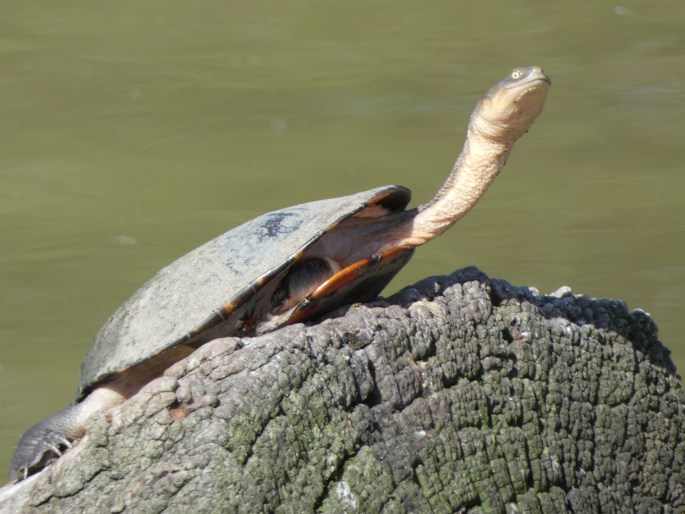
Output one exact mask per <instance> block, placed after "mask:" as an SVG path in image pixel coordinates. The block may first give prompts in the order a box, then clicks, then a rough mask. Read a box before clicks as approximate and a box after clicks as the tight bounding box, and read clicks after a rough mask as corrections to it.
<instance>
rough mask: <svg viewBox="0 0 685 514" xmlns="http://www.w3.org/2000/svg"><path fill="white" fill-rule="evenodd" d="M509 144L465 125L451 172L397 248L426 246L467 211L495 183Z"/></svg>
mask: <svg viewBox="0 0 685 514" xmlns="http://www.w3.org/2000/svg"><path fill="white" fill-rule="evenodd" d="M513 145H514V141H509V140H507V139H503V138H492V137H488V136H485V135H483V134H482V133H480V131H479V130H478V128H477V127H473V126H469V131H468V137H467V139H466V143H465V144H464V148H463V149H462V151H461V154H460V155H459V157H458V158H457V161H456V162H455V164H454V168H452V172H451V173H450V175H449V177H447V180H446V181H445V183H444V184H443V186H442V187H441V188H440V190H439V191H438V193H437V194H436V195H435V197H434V198H433V199H432V200H430V201H429V202H427V203H425V204H423V205H421V206H420V207H419V208H418V212H417V214H416V216H415V217H414V219H413V220H412V221H411V229H410V231H409V232H410V233H407V234H406V237H405V239H404V240H402V242H400V243H399V244H398V246H418V245H421V244H424V243H427V242H428V241H430V240H431V239H434V238H436V237H437V236H439V235H440V234H442V233H443V232H444V231H445V230H447V229H448V228H450V227H451V226H452V225H453V224H454V223H455V222H456V221H457V220H459V219H460V218H461V217H462V216H464V214H466V213H467V212H469V211H470V210H471V209H472V208H473V207H474V206H475V205H476V203H478V200H480V198H481V196H483V194H484V193H485V191H486V190H487V189H488V187H489V186H490V184H492V181H493V180H495V177H496V176H497V174H498V173H499V172H500V170H501V169H502V167H503V166H504V163H505V162H506V160H507V157H508V155H509V152H510V151H511V148H512V146H513Z"/></svg>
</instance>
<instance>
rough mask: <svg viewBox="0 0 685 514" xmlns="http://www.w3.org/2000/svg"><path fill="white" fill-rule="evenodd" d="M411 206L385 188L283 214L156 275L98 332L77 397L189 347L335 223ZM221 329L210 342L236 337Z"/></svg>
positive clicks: (247, 226) (403, 192)
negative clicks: (367, 210)
mask: <svg viewBox="0 0 685 514" xmlns="http://www.w3.org/2000/svg"><path fill="white" fill-rule="evenodd" d="M409 198H410V192H409V190H408V189H406V188H404V187H401V186H386V187H382V188H377V189H373V190H370V191H366V192H363V193H357V194H354V195H350V196H345V197H341V198H334V199H329V200H321V201H316V202H311V203H306V204H302V205H296V206H294V207H288V208H286V209H282V210H279V211H275V212H270V213H268V214H264V215H262V216H259V217H258V218H255V219H253V220H251V221H248V222H247V223H244V224H243V225H240V226H238V227H236V228H234V229H232V230H229V231H228V232H226V233H224V234H222V235H220V236H219V237H217V238H215V239H212V240H211V241H209V242H207V243H205V244H204V245H202V246H200V247H199V248H196V249H195V250H193V251H191V252H190V253H188V254H186V255H184V256H183V257H181V258H180V259H178V260H176V261H175V262H173V263H172V264H170V265H169V266H167V267H165V268H163V269H162V270H160V271H159V272H158V273H157V274H156V275H155V276H154V277H153V278H152V279H151V280H150V281H148V282H147V283H146V284H144V285H143V286H142V287H141V288H140V289H139V290H138V291H136V292H135V293H134V294H133V296H131V297H130V298H129V299H128V300H127V301H126V302H124V304H123V305H121V306H120V307H119V309H117V311H116V312H115V313H114V314H113V315H112V316H111V317H110V318H109V320H107V322H106V323H105V324H104V325H103V327H102V328H101V329H100V332H99V333H98V334H97V336H96V338H95V340H94V341H93V344H92V345H91V347H90V349H89V350H88V353H87V354H86V356H85V358H84V360H83V363H82V364H81V380H80V384H79V392H78V395H77V396H78V397H81V396H82V395H83V394H84V393H86V392H87V391H88V390H90V389H91V388H92V386H93V385H95V384H97V383H98V382H100V381H101V380H102V379H103V378H105V377H107V376H110V375H113V374H116V373H118V372H121V371H123V370H126V369H129V368H131V367H132V366H135V365H136V364H139V363H141V362H144V361H146V360H148V359H150V358H153V357H154V356H155V355H158V354H159V353H161V352H163V351H164V350H166V349H169V348H172V347H174V346H176V345H178V344H182V343H184V342H188V341H191V342H192V339H193V333H194V332H195V331H197V329H198V327H203V325H204V324H206V322H207V320H208V319H210V318H212V316H216V313H217V312H218V311H221V309H222V308H224V307H225V306H226V305H228V304H230V303H231V302H232V301H234V300H236V299H238V300H239V301H244V299H245V298H247V297H250V296H252V295H254V294H255V293H254V292H256V291H258V290H259V289H260V288H261V287H262V286H263V285H264V284H265V283H268V282H269V281H270V280H272V279H273V278H274V277H282V276H283V274H284V273H285V272H286V271H287V269H288V268H289V267H290V266H292V265H293V264H294V262H296V260H297V257H298V256H299V255H300V253H301V252H302V250H303V249H305V248H306V247H308V246H309V245H311V244H312V243H313V242H314V241H316V240H317V239H319V238H320V237H321V236H322V235H323V234H324V233H326V232H327V231H328V230H330V229H331V228H332V227H334V226H335V225H336V224H337V223H338V222H340V221H341V220H343V219H345V218H347V217H349V216H351V215H353V214H354V213H356V212H358V211H360V210H361V209H363V208H364V207H365V206H367V205H369V204H374V203H381V204H383V205H386V204H387V205H388V207H390V208H392V209H393V210H402V209H404V207H405V206H406V204H407V203H408V202H409ZM350 244H354V241H350ZM258 301H269V299H260V300H258ZM229 317H230V314H229ZM222 329H223V332H222V333H221V334H214V335H215V336H230V335H235V329H232V328H231V323H230V320H229V322H228V323H222Z"/></svg>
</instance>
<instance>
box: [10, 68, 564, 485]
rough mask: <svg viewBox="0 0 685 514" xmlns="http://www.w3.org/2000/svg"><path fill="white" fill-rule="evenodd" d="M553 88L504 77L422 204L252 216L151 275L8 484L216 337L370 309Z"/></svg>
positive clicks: (531, 75)
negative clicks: (344, 309)
mask: <svg viewBox="0 0 685 514" xmlns="http://www.w3.org/2000/svg"><path fill="white" fill-rule="evenodd" d="M550 85H551V81H550V79H549V78H548V77H547V75H545V73H544V72H543V71H542V69H541V68H540V67H537V66H529V67H519V68H515V69H514V70H512V71H511V72H510V73H509V74H508V75H506V76H505V77H504V78H503V79H502V80H501V81H500V82H498V83H497V84H496V85H495V86H494V87H493V88H491V89H490V90H489V91H488V92H487V93H486V94H485V95H484V96H483V97H482V98H481V99H480V100H479V101H478V104H477V105H476V108H475V109H474V111H473V113H472V114H471V117H470V120H469V125H468V130H467V138H466V141H465V143H464V147H463V149H462V151H461V154H460V155H459V157H458V158H457V161H456V163H455V165H454V167H453V169H452V171H451V173H450V174H449V176H448V178H447V180H446V181H445V183H444V184H443V186H442V187H441V188H440V189H439V191H438V192H437V194H436V195H435V197H434V198H433V199H431V200H430V201H428V202H426V203H424V204H422V205H420V206H419V207H416V208H413V209H409V210H407V205H408V203H409V201H410V196H411V192H410V190H409V189H407V188H406V187H403V186H384V187H378V188H375V189H372V190H369V191H365V192H362V193H356V194H352V195H349V196H344V197H341V198H334V199H329V200H320V201H314V202H310V203H305V204H302V205H296V206H294V207H288V208H285V209H281V210H278V211H274V212H271V213H268V214H264V215H262V216H259V217H257V218H255V219H253V220H251V221H248V222H246V223H244V224H243V225H240V226H238V227H236V228H233V229H232V230H229V231H228V232H226V233H224V234H222V235H220V236H218V237H217V238H215V239H213V240H211V241H209V242H207V243H205V244H203V245H202V246H200V247H198V248H196V249H195V250H193V251H191V252H190V253H188V254H186V255H184V256H183V257H181V258H180V259H178V260H176V261H175V262H173V263H172V264H170V265H169V266H167V267H165V268H163V269H162V270H161V271H159V272H158V273H157V274H156V275H155V276H154V277H153V278H152V279H151V280H149V281H148V282H147V283H145V284H144V285H143V286H142V287H141V288H140V289H138V291H136V292H135V293H134V294H133V296H131V297H130V298H129V299H128V300H127V301H126V302H124V303H123V304H122V305H121V306H120V307H119V308H118V310H117V311H116V312H115V313H114V314H113V315H112V316H111V317H110V318H109V319H108V320H107V321H106V322H105V324H104V325H103V327H102V328H101V329H100V331H99V333H98V334H97V335H96V337H95V339H94V341H93V343H92V345H91V347H90V349H89V350H88V352H87V354H86V356H85V358H84V360H83V362H82V364H81V377H80V383H79V385H78V391H77V394H76V397H75V400H74V403H73V404H72V405H71V406H70V407H68V408H66V409H65V410H62V411H61V412H58V413H57V414H54V415H52V416H50V417H48V418H46V419H45V420H43V421H41V422H39V423H37V424H36V425H34V426H33V427H31V428H30V429H29V430H27V431H26V432H25V433H24V434H23V435H22V437H21V438H20V440H19V442H18V444H17V447H16V450H15V452H14V456H13V459H12V464H11V468H10V476H11V478H12V479H15V480H21V479H24V478H26V477H27V476H29V475H31V474H34V473H37V472H39V471H40V470H41V469H43V468H44V467H46V466H47V465H48V464H49V463H50V462H52V461H53V460H55V459H57V458H58V457H59V456H61V455H62V454H63V453H64V452H65V451H66V450H67V449H68V448H70V447H71V446H72V445H73V444H75V442H76V441H77V440H78V439H79V438H80V437H82V436H83V435H84V434H85V422H86V420H87V419H88V418H89V417H91V416H92V415H94V414H95V413H99V412H103V411H106V410H108V409H110V408H112V407H113V406H115V405H117V404H119V403H121V402H123V401H124V400H125V399H127V398H129V397H131V396H133V395H134V394H135V393H136V392H137V391H138V390H139V389H140V388H141V387H142V386H143V385H145V384H146V383H148V382H149V381H151V380H152V379H153V378H155V377H157V376H159V375H161V374H162V373H163V372H164V370H165V369H167V368H168V367H169V366H170V365H172V364H173V363H174V362H176V361H178V360H180V359H182V358H184V357H185V356H187V355H189V354H190V353H192V352H193V351H194V350H195V349H197V348H198V347H199V346H200V345H202V344H204V343H206V342H208V341H210V340H212V339H215V338H219V337H227V336H241V337H250V336H256V335H260V334H264V333H268V332H271V331H274V330H276V329H278V328H280V327H283V326H285V325H291V324H294V323H298V322H303V321H306V320H313V319H314V318H316V317H320V316H321V315H322V314H324V313H326V312H329V311H331V310H332V309H333V308H335V307H339V306H342V305H345V304H350V303H354V302H366V301H369V300H372V299H374V298H376V297H377V296H378V295H379V294H380V292H381V291H382V290H383V288H384V287H385V286H386V285H387V284H388V282H389V281H390V280H391V279H392V278H393V276H395V274H396V273H397V272H398V271H399V270H400V268H402V267H403V266H404V265H405V264H406V263H407V262H408V261H409V259H410V258H411V257H412V254H413V252H414V249H415V248H416V247H417V246H419V245H422V244H424V243H426V242H428V241H430V240H431V239H434V238H435V237H437V236H439V235H440V234H442V233H443V232H444V231H445V230H447V229H448V228H449V227H450V226H451V225H452V224H454V223H455V222H456V221H457V220H458V219H460V218H461V217H462V216H463V215H464V214H466V213H467V212H468V211H469V210H471V208H473V207H474V205H475V204H476V203H477V202H478V200H479V199H480V197H481V196H482V195H483V194H484V193H485V191H486V190H487V188H488V187H489V186H490V184H491V183H492V181H493V180H494V179H495V177H496V176H497V175H498V174H499V172H500V170H501V169H502V167H503V166H504V164H505V162H506V160H507V157H508V155H509V153H510V151H511V149H512V147H513V145H514V143H515V142H516V141H517V140H518V139H519V138H520V137H521V136H522V135H523V134H525V133H526V132H527V131H528V129H529V128H530V126H531V125H532V123H533V122H534V120H535V119H536V118H537V117H538V115H539V114H540V113H541V112H542V109H543V106H544V103H545V100H546V97H547V92H548V89H549V86H550Z"/></svg>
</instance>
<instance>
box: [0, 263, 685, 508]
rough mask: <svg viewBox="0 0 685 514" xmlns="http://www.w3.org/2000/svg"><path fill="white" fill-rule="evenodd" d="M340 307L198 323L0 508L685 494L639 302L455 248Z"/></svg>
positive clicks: (684, 404) (677, 500) (668, 386)
mask: <svg viewBox="0 0 685 514" xmlns="http://www.w3.org/2000/svg"><path fill="white" fill-rule="evenodd" d="M334 316H337V317H334ZM334 316H331V317H329V319H326V320H325V321H322V322H319V323H318V324H316V325H312V326H304V325H296V326H292V327H287V328H284V329H281V330H278V331H276V332H273V333H271V334H268V335H265V336H262V337H256V338H251V339H250V338H245V339H240V338H226V339H218V340H215V341H212V342H209V343H207V344H206V345H204V346H203V347H201V348H200V349H199V350H197V351H196V352H195V353H194V354H192V355H191V356H189V357H188V358H186V359H184V360H183V361H180V362H178V363H177V364H175V365H174V366H172V367H171V368H170V369H169V370H167V372H166V373H165V375H164V376H163V377H161V378H159V379H157V380H155V381H153V382H151V383H150V384H149V385H147V386H146V387H145V388H144V389H143V390H141V391H140V393H139V394H137V395H136V396H134V397H133V398H131V399H130V400H129V401H127V402H125V403H124V404H122V405H121V406H119V407H117V408H116V409H114V410H113V411H111V412H109V413H107V414H104V415H100V416H95V417H94V418H92V419H91V420H90V421H89V423H88V426H87V435H86V437H85V438H84V439H82V440H81V441H79V442H78V443H77V444H76V445H75V446H74V448H73V449H71V450H69V451H68V452H67V453H66V454H65V455H64V456H63V457H62V458H60V459H59V460H58V461H56V462H54V463H53V464H51V465H50V466H48V468H46V469H45V470H44V471H43V472H41V473H39V474H38V475H36V476H34V477H31V478H29V479H28V480H26V481H23V482H20V483H18V484H15V485H13V486H9V487H6V488H4V489H2V490H0V509H3V510H2V512H5V511H7V512H12V513H17V512H37V513H40V512H89V513H93V512H112V513H118V512H135V513H148V512H149V513H156V512H165V513H171V512H180V513H188V512H245V513H256V512H281V513H301V512H331V513H333V512H335V513H342V512H348V513H352V512H360V513H381V512H383V513H398V512H412V513H413V512H438V513H442V512H445V513H451V512H462V511H469V512H503V513H504V512H539V513H550V512H682V511H683V510H685V472H684V471H683V466H684V464H685V442H684V441H685V434H684V426H685V394H684V393H683V390H682V387H681V384H680V380H679V377H678V376H677V374H676V372H675V369H674V366H673V364H672V362H671V360H670V357H669V351H668V350H667V349H666V348H665V347H664V346H663V345H662V344H661V343H660V342H659V340H658V339H657V327H656V325H655V323H654V322H653V321H652V319H651V318H650V317H649V316H648V315H647V314H646V313H644V312H643V311H640V310H633V311H629V310H628V309H627V308H626V305H625V304H624V303H623V302H620V301H615V300H607V299H593V298H589V297H587V296H582V295H573V294H572V293H571V292H570V291H569V290H568V289H567V288H566V289H563V288H562V289H561V290H560V291H558V292H557V293H554V294H552V295H547V296H545V295H540V294H539V293H537V292H536V291H535V290H532V289H529V288H523V287H514V286H512V285H510V284H509V283H507V282H505V281H504V280H499V279H491V278H489V277H487V276H486V275H485V274H483V273H482V272H480V271H479V270H477V269H475V268H467V269H464V270H461V271H458V272H456V273H454V274H453V275H450V276H444V277H433V278H429V279H425V280H423V281H421V282H419V283H417V284H415V285H414V286H411V287H408V288H405V289H404V290H402V291H400V292H399V293H397V294H396V295H394V296H392V297H391V298H388V299H386V300H378V301H376V302H373V303H371V304H367V305H354V306H351V307H348V308H346V309H341V310H338V311H337V312H335V313H334ZM681 509H682V510H681Z"/></svg>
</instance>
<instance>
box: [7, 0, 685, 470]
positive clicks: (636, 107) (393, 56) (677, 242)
mask: <svg viewBox="0 0 685 514" xmlns="http://www.w3.org/2000/svg"><path fill="white" fill-rule="evenodd" d="M683 19H685V3H683V2H682V1H680V0H678V1H668V0H665V1H662V2H659V3H658V4H655V3H653V2H647V1H640V2H637V1H636V2H631V3H611V2H610V3H607V2H595V1H591V0H582V1H580V2H572V3H566V4H561V3H558V2H557V3H552V4H550V3H549V2H542V1H527V2H517V3H516V4H512V3H510V2H494V3H493V2H484V3H483V2H454V1H453V0H449V1H447V0H444V1H434V2H411V1H383V2H372V3H369V2H361V1H355V0H352V1H347V2H328V1H323V2H322V1H313V0H296V1H290V2H278V1H274V0H272V1H264V2H251V3H245V2H224V1H221V2H219V1H208V2H196V1H195V2H173V1H171V2H170V1H164V2H161V1H154V0H153V1H151V2H145V3H140V2H134V1H130V0H129V1H123V2H92V3H89V4H87V3H83V2H74V1H69V0H66V1H62V2H59V3H55V2H48V1H38V2H30V3H28V2H13V3H6V5H4V7H3V16H2V20H0V27H1V30H0V99H1V100H0V287H1V288H2V293H3V294H2V295H0V345H2V346H1V348H2V351H1V352H0V406H1V407H2V413H3V415H2V416H1V417H0V470H4V469H6V467H7V465H8V462H9V456H10V453H11V449H12V447H13V445H14V443H15V442H16V439H17V438H18V436H19V434H20V433H21V432H22V431H23V430H24V429H26V428H27V427H28V426H29V425H30V424H32V423H33V422H35V421H37V420H39V419H41V418H43V417H45V416H46V415H48V414H50V413H52V412H53V411H56V410H59V409H61V408H63V407H64V406H66V405H67V404H68V403H69V400H70V398H71V395H72V393H73V391H74V389H75V385H76V383H77V379H78V373H79V363H80V361H81V358H82V357H83V355H84V353H85V351H86V349H87V347H88V345H89V343H90V341H91V339H92V337H93V336H94V334H95V333H96V332H97V330H98V328H99V327H100V325H101V324H102V323H103V321H104V320H105V319H106V318H107V316H108V315H109V314H110V313H111V312H113V311H114V309H115V308H116V307H117V306H118V305H119V304H120V303H121V302H122V301H123V300H124V299H126V298H127V297H128V296H129V295H130V294H131V293H132V292H133V291H134V290H135V289H136V288H137V287H138V286H139V285H141V284H142V283H143V282H144V281H145V280H146V279H148V278H149V277H150V276H152V275H153V274H154V272H155V271H156V270H158V269H159V268H160V267H162V266H163V265H165V264H167V263H169V262H170V261H171V260H173V259H174V258H175V257H178V256H179V255H181V254H183V253H185V252H186V251H188V250H190V249H192V248H193V247H195V246H197V245H198V244H200V243H202V242H204V241H206V240H208V239H210V238H212V237H213V236H215V235H217V234H219V233H221V232H223V231H225V230H227V229H228V228H230V227H231V226H234V225H236V224H238V223H240V222H242V221H245V220H247V219H250V218H252V217H254V216H256V215H258V214H260V213H262V212H265V211H268V210H273V209H277V208H280V207H283V206H286V205H292V204H296V203H300V202H304V201H308V200H313V199H318V198H324V197H335V196H340V195H345V194H348V193H351V192H355V191H361V190H364V189H369V188H371V187H374V186H377V185H381V184H388V183H400V184H405V185H407V186H410V187H412V188H413V190H414V193H415V198H416V201H418V202H421V201H423V200H425V199H427V198H429V197H430V196H431V195H432V194H433V192H434V191H435V190H436V189H437V187H438V186H439V185H440V183H441V182H442V180H443V178H444V177H445V175H446V173H447V171H448V170H449V169H450V167H451V164H452V161H453V160H454V158H455V156H456V155H457V153H458V150H459V148H460V146H461V142H462V140H463V137H464V127H465V124H466V120H467V118H468V115H469V113H470V111H471V109H472V107H473V106H474V105H475V102H476V100H477V98H478V97H479V96H480V95H481V94H482V93H483V92H484V91H485V90H487V89H488V88H489V87H490V86H491V85H492V84H494V83H495V82H496V81H497V80H499V79H500V78H501V76H503V75H504V74H505V73H506V72H507V71H508V70H509V69H510V68H512V67H513V66H515V65H521V64H524V65H527V64H540V65H542V66H543V67H544V68H545V70H546V71H547V72H548V74H549V75H550V76H551V77H552V79H553V83H554V84H553V88H552V91H551V94H550V98H549V102H548V107H547V109H546V111H545V113H544V114H543V116H542V117H541V119H540V120H539V121H538V122H537V123H536V124H535V126H534V127H533V129H532V130H531V132H530V134H528V135H527V136H526V137H525V138H524V139H523V140H522V141H521V142H520V143H519V145H518V146H517V148H516V149H515V151H514V153H513V155H512V157H511V159H510V161H509V164H508V166H507V167H506V169H505V171H504V173H502V174H501V175H500V177H499V178H498V179H497V181H496V182H495V184H494V186H493V188H492V189H491V190H490V191H489V192H488V194H487V195H486V197H485V198H484V200H483V201H482V202H481V203H480V204H479V205H478V207H477V208H476V209H475V210H474V212H472V213H471V214H469V215H468V216H467V217H466V218H465V219H464V220H462V221H461V222H460V223H459V224H458V225H457V226H455V227H454V228H453V229H452V230H451V231H450V232H448V233H447V234H445V235H444V236H443V237H442V238H441V239H439V240H438V241H435V242H433V243H432V244H430V245H428V246H427V247H425V248H422V249H420V250H419V251H418V252H417V255H416V257H415V258H414V260H413V261H412V263H411V264H410V265H409V266H408V267H407V269H406V271H404V272H403V273H402V274H401V275H399V276H398V277H397V279H396V280H395V281H394V282H393V284H392V286H391V290H396V289H398V288H400V287H401V286H402V285H406V284H410V283H411V282H412V281H415V280H417V279H419V278H421V277H424V276H426V275H429V274H441V273H448V272H451V271H453V270H455V269H457V268H460V267H463V266H466V265H471V264H475V265H477V266H479V267H480V268H481V269H483V270H484V271H486V272H487V273H489V274H490V275H492V276H498V277H504V278H506V279H507V280H509V281H511V282H513V283H515V284H526V285H534V286H536V287H538V288H539V289H540V290H541V291H542V292H550V291H552V290H554V289H556V288H557V287H559V286H561V285H569V286H571V287H572V288H573V290H574V291H575V292H577V293H584V294H588V295H591V296H608V297H614V298H622V299H624V300H626V301H627V302H628V304H629V305H630V307H632V308H634V307H640V308H643V309H645V310H646V311H648V312H649V313H651V314H652V315H653V316H654V317H655V319H656V321H657V322H658V324H659V326H660V329H661V332H660V334H661V339H662V340H663V342H664V343H665V344H666V345H668V346H669V347H670V348H671V349H672V350H673V356H674V359H675V361H676V363H677V364H678V366H679V368H680V370H681V372H682V370H683V369H685V342H684V341H683V338H682V333H683V331H684V330H685V324H684V323H683V316H682V310H683V296H685V258H684V257H685V241H684V238H683V235H684V234H683V232H684V229H683V226H684V224H683V220H684V219H685V202H684V201H683V199H684V194H685V193H683V191H685V178H684V177H685V173H683V153H684V150H683V148H684V145H683V143H684V139H685V136H684V135H683V134H684V132H683V120H685V35H684V34H685V32H683V30H682V20H683ZM2 473H4V471H2Z"/></svg>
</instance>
